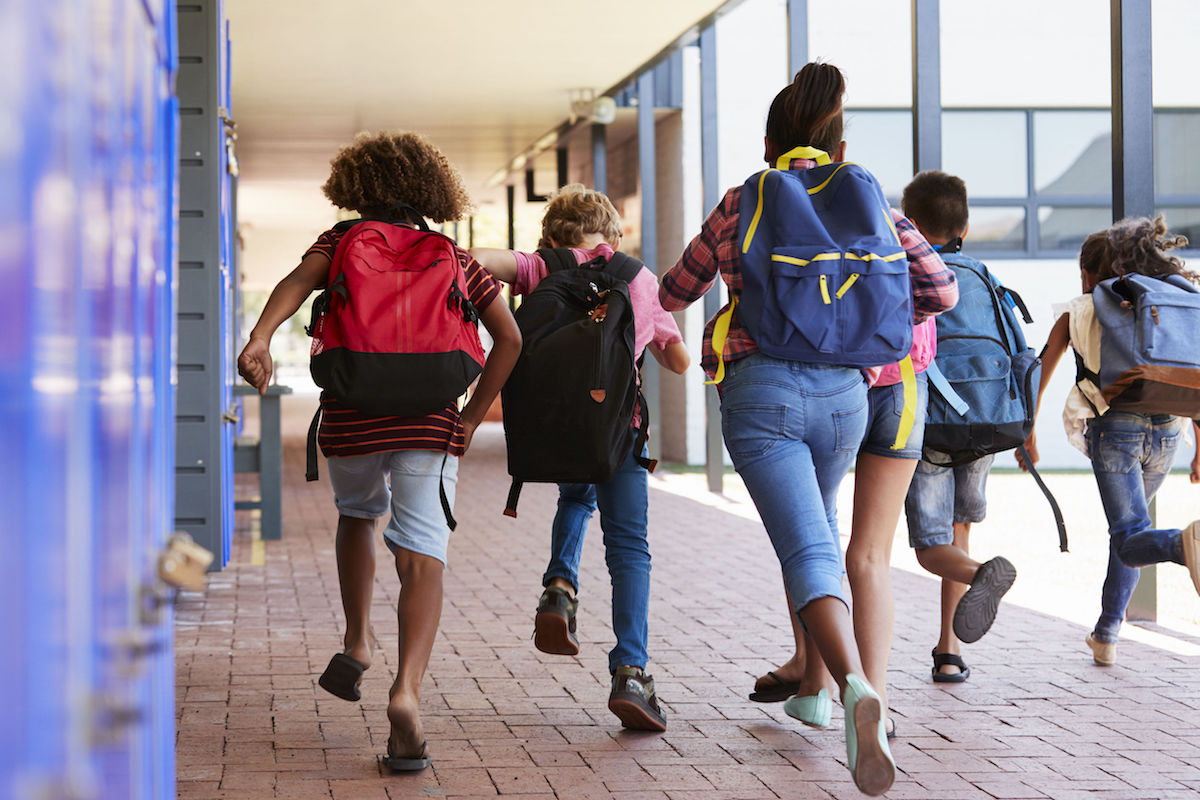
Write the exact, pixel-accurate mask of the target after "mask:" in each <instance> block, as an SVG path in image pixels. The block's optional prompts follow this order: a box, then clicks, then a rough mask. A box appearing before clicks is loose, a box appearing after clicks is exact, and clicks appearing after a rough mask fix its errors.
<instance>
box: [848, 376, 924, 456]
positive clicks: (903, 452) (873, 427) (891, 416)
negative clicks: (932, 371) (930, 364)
mask: <svg viewBox="0 0 1200 800" xmlns="http://www.w3.org/2000/svg"><path fill="white" fill-rule="evenodd" d="M867 401H868V402H869V403H870V408H869V409H868V415H869V416H868V417H867V435H866V436H864V437H863V441H862V445H860V446H859V448H858V449H859V451H860V452H863V453H871V454H872V455H876V456H884V457H885V458H907V459H910V460H913V461H916V460H917V459H918V458H920V457H921V444H922V442H924V441H925V406H926V404H927V403H928V402H929V376H927V375H926V374H925V373H924V372H923V371H922V372H918V373H917V407H916V408H915V409H914V411H915V413H916V417H915V418H914V420H913V426H912V432H911V433H909V435H908V439H907V440H906V441H905V442H904V446H903V447H902V448H900V449H899V450H893V449H892V445H894V444H895V443H896V434H897V433H898V432H899V431H900V415H901V414H902V413H903V411H904V384H903V383H893V384H891V385H889V386H872V387H871V388H870V389H869V390H867Z"/></svg>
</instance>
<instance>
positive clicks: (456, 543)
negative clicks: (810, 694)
mask: <svg viewBox="0 0 1200 800" xmlns="http://www.w3.org/2000/svg"><path fill="white" fill-rule="evenodd" d="M302 402H303V401H300V403H301V404H302ZM302 411H303V409H302V408H301V411H300V412H296V413H289V416H288V417H287V421H286V422H285V426H286V427H287V431H285V435H286V436H287V441H286V452H285V460H286V461H287V465H286V467H285V486H284V492H285V500H284V505H285V512H284V514H285V519H284V539H283V541H281V542H268V543H267V544H266V548H265V563H262V564H254V563H251V562H252V561H254V560H256V559H255V558H254V552H255V548H254V547H252V546H251V537H252V533H251V532H250V531H249V524H248V522H247V520H248V519H249V518H248V517H246V519H243V524H242V529H240V530H239V532H238V536H237V541H236V543H235V546H234V554H233V560H232V563H231V564H230V565H229V567H228V568H227V569H226V570H225V571H223V572H221V573H218V574H214V575H213V576H212V578H211V580H210V585H209V589H208V591H207V592H206V593H205V594H204V595H199V594H185V595H183V596H182V597H181V598H180V601H179V603H178V609H177V613H178V617H177V619H178V622H177V645H176V653H177V675H178V677H177V692H178V711H179V722H178V779H179V796H180V797H181V798H218V797H227V798H270V797H278V798H290V799H291V800H308V798H336V799H339V800H340V798H354V799H355V800H373V799H374V798H380V799H381V800H382V799H383V798H393V799H395V798H402V797H403V798H409V797H413V798H417V797H420V798H426V797H452V798H462V797H493V796H500V795H502V796H504V797H506V798H546V799H547V800H549V799H550V798H560V799H561V800H568V799H569V798H579V799H580V800H584V799H587V800H591V798H609V797H613V798H631V799H632V798H637V799H638V800H642V799H643V798H644V799H645V800H668V799H669V800H685V798H697V800H699V799H700V798H703V800H721V798H775V797H786V798H809V797H813V798H827V797H839V798H840V797H859V796H861V795H859V794H858V793H857V791H856V790H855V788H854V786H853V783H852V782H851V781H850V777H849V773H848V772H847V771H846V770H845V768H844V766H843V765H842V762H844V760H845V750H844V745H843V741H842V732H841V713H840V710H839V711H836V712H835V714H834V727H833V729H831V730H827V731H815V730H812V729H808V728H804V727H802V726H800V725H799V724H798V723H796V722H795V721H793V720H791V719H790V718H789V717H787V716H786V715H785V714H784V713H783V710H782V706H781V705H780V704H774V705H760V704H756V703H751V702H749V701H747V700H746V698H745V695H746V693H747V691H749V689H750V687H751V685H752V683H753V679H754V677H755V676H756V675H758V674H760V673H761V672H763V671H764V670H765V669H768V668H770V667H771V666H774V665H775V664H777V663H779V662H780V661H781V660H782V659H783V658H784V657H785V656H786V652H787V649H788V648H787V642H788V641H789V637H790V633H789V630H788V624H787V619H786V617H785V615H784V611H783V608H782V605H783V604H782V597H781V595H782V591H781V583H780V579H779V573H778V565H777V562H776V561H775V559H774V557H773V555H772V553H771V552H770V549H769V545H768V543H767V540H766V536H765V534H764V533H763V532H762V530H761V526H759V525H758V524H756V523H754V522H752V521H750V520H748V519H746V518H745V516H744V515H739V514H733V513H729V512H727V511H725V510H722V509H721V507H720V505H721V504H720V503H718V504H717V505H716V506H713V505H711V504H706V503H703V502H700V501H699V500H698V499H692V498H689V497H687V496H685V495H683V494H680V493H678V492H667V491H663V490H662V489H661V488H656V486H655V480H656V479H652V484H651V489H652V491H651V501H650V522H651V549H652V553H653V558H654V588H653V598H652V603H651V621H650V633H651V641H650V652H651V659H652V662H651V672H652V673H653V674H654V676H655V680H656V683H657V684H658V689H659V693H660V695H661V697H662V699H663V701H664V702H665V704H666V706H667V709H668V715H669V716H668V723H669V729H668V731H667V733H665V734H663V735H654V734H644V733H629V732H623V731H622V730H621V728H620V726H619V723H617V721H616V718H615V717H613V716H611V715H610V714H609V713H608V711H607V709H606V708H605V702H606V699H607V694H608V676H607V670H606V663H607V662H606V653H607V650H608V648H609V647H610V646H611V642H610V638H609V637H610V634H609V633H608V627H609V625H608V619H609V604H608V586H607V573H606V571H605V567H604V559H603V549H602V546H601V543H600V536H599V535H598V533H599V531H598V526H595V525H594V526H593V535H592V536H591V537H590V538H589V540H588V542H587V545H586V548H585V551H584V565H583V570H582V574H581V583H583V587H582V591H581V594H580V599H581V611H580V638H581V640H582V642H583V648H584V649H583V652H582V653H581V655H580V656H579V657H578V658H567V657H561V656H547V655H544V654H541V653H538V652H537V651H536V650H534V649H533V645H532V643H531V641H530V635H531V632H532V616H533V614H532V612H533V609H534V606H535V605H536V601H537V595H538V593H539V578H540V575H541V571H542V569H543V566H544V562H545V558H546V552H545V551H546V547H547V543H548V533H547V532H548V530H549V522H550V517H551V515H552V512H553V502H552V499H553V496H554V495H553V489H552V488H551V487H545V486H536V485H535V486H529V487H527V488H526V491H525V494H524V495H523V497H522V502H521V517H520V519H519V520H512V519H508V518H506V517H503V516H501V514H500V510H501V508H502V507H503V503H504V497H505V492H506V490H507V476H506V475H505V472H504V462H503V452H504V449H503V436H502V433H501V431H500V429H499V427H498V426H487V427H485V428H483V429H481V430H480V432H479V434H478V435H477V437H476V440H475V445H474V447H473V449H472V452H471V454H470V456H469V457H468V458H467V459H466V460H465V461H464V462H463V464H462V469H461V480H460V485H459V496H458V503H457V507H456V515H457V517H458V519H459V521H460V527H459V529H458V531H457V532H456V533H455V534H454V535H453V537H452V542H451V548H450V567H449V570H448V572H447V575H446V601H445V610H444V613H443V617H442V624H441V632H440V634H439V637H438V640H437V643H436V645H435V647H434V652H433V657H432V660H431V663H430V667H429V672H428V674H427V676H426V681H425V684H424V688H423V692H424V696H423V699H422V712H423V715H424V719H425V727H426V732H427V734H428V736H429V747H430V753H431V756H432V758H433V761H434V766H433V768H432V769H430V770H427V771H426V772H425V773H423V774H420V775H415V776H394V775H391V774H388V773H387V771H386V770H383V769H382V768H381V767H380V765H379V764H378V761H377V754H379V753H381V752H382V751H383V749H384V747H385V744H386V738H387V733H388V725H387V719H386V717H385V715H384V709H385V706H386V699H387V688H388V685H389V683H390V680H391V675H392V674H393V670H394V668H395V660H396V652H395V648H396V628H395V617H394V614H395V610H394V609H395V605H394V604H395V600H396V595H397V591H398V588H399V584H398V581H397V579H396V576H395V573H394V571H393V570H392V569H391V566H390V562H389V561H388V560H387V559H386V558H385V557H381V558H380V563H379V570H378V577H377V579H376V594H375V608H374V613H373V619H374V626H375V632H376V634H377V636H378V640H379V649H378V650H377V653H376V662H375V666H374V667H373V668H372V669H371V670H370V671H369V672H368V677H367V678H366V679H365V680H364V682H363V694H364V699H363V701H362V702H361V703H357V704H352V703H347V702H344V701H342V700H338V699H336V698H334V697H333V696H331V695H329V694H327V693H325V692H324V691H322V690H320V689H319V688H317V687H316V683H315V681H316V677H317V676H318V675H319V674H320V672H321V670H322V669H324V667H325V664H326V663H327V662H328V660H329V656H330V655H331V654H332V653H333V652H335V651H336V650H337V649H338V648H339V645H340V635H341V633H340V624H341V622H340V620H341V606H340V600H339V595H338V587H337V574H336V570H335V566H334V556H333V539H332V530H333V527H334V523H335V520H336V514H335V512H334V509H333V505H332V502H331V495H330V491H329V487H328V484H327V483H325V482H321V483H317V484H305V482H304V480H303V476H302V472H303V469H302V467H301V463H302V459H303V441H302V431H303V425H304V419H303V413H302ZM380 553H381V554H382V555H386V551H384V550H383V549H382V547H380ZM893 572H894V582H895V589H896V598H897V599H896V619H897V630H896V642H895V648H894V653H893V657H892V668H891V672H890V674H889V678H890V684H891V699H890V704H891V706H892V708H893V709H894V715H895V718H896V721H897V724H898V729H899V730H898V732H899V737H898V739H897V740H896V741H895V743H894V753H895V756H896V761H897V763H898V765H899V767H900V775H899V777H898V779H897V782H896V785H895V787H894V788H893V790H892V791H891V792H890V793H889V794H888V796H889V797H893V798H901V797H908V798H992V797H994V798H1046V797H1049V798H1055V799H1056V800H1065V799H1066V798H1076V797H1089V798H1092V797H1095V798H1113V800H1117V799H1118V798H1120V799H1122V800H1124V799H1126V798H1165V797H1196V796H1197V793H1200V657H1197V656H1195V655H1178V654H1175V653H1173V652H1170V651H1168V650H1163V649H1157V648H1154V647H1151V646H1148V645H1146V644H1139V643H1137V642H1131V641H1123V642H1122V645H1121V650H1120V663H1119V664H1118V666H1116V667H1112V668H1107V669H1105V668H1099V667H1096V666H1094V665H1092V663H1091V660H1090V658H1089V657H1087V654H1086V653H1085V652H1083V651H1082V649H1081V643H1082V639H1083V637H1084V635H1085V633H1086V632H1087V631H1086V628H1083V627H1080V626H1079V625H1076V624H1072V623H1070V622H1066V621H1063V620H1061V619H1058V618H1056V617H1053V616H1048V615H1045V614H1039V613H1036V612H1033V611H1027V610H1025V609H1022V608H1019V607H1016V606H1012V605H1011V604H1009V605H1006V607H1005V608H1004V609H1003V610H1002V612H1001V616H1000V618H999V620H998V622H997V624H996V627H995V628H993V630H992V632H991V633H989V634H988V635H987V636H986V637H985V638H984V639H983V640H982V641H981V642H979V643H978V644H975V645H972V646H971V647H970V649H969V653H968V654H967V657H968V660H969V662H970V663H971V665H972V667H973V668H974V672H973V673H972V676H971V679H970V681H969V682H967V683H965V684H961V685H953V684H933V683H931V682H930V680H929V647H930V645H931V641H932V640H931V638H930V633H931V631H933V630H935V625H936V622H935V621H934V620H935V619H936V613H937V590H936V585H935V584H934V582H933V581H932V580H931V579H930V578H927V577H920V576H917V575H913V574H910V573H907V572H902V571H899V570H894V571H893ZM1192 644H1193V645H1194V644H1196V642H1195V641H1193V642H1192ZM1186 650H1187V649H1186V648H1185V652H1186ZM1191 652H1195V650H1194V648H1192V650H1191Z"/></svg>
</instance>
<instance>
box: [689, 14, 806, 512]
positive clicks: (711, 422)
mask: <svg viewBox="0 0 1200 800" xmlns="http://www.w3.org/2000/svg"><path fill="white" fill-rule="evenodd" d="M803 5H805V3H804V2H803V0H791V2H789V4H788V10H789V16H788V25H789V27H793V25H794V22H795V20H796V15H794V14H793V13H791V12H792V9H793V6H803ZM805 19H807V17H805ZM793 29H794V28H793ZM792 40H793V41H795V37H794V36H793V37H792ZM791 52H792V54H793V55H794V54H795V52H796V50H795V48H794V47H793V49H792V51H791ZM792 74H793V75H795V72H793V73H792ZM717 142H718V139H717V29H716V26H715V25H709V26H708V27H707V28H705V29H704V30H703V31H701V32H700V183H701V186H702V191H703V198H704V213H705V214H706V215H707V214H708V213H710V212H711V211H712V210H713V209H714V208H716V207H717V203H719V202H721V185H720V183H718V181H719V176H718V174H717V170H718V166H719V159H718V157H717ZM720 310H721V279H720V277H718V278H717V281H716V283H714V284H713V285H712V288H710V289H709V290H708V292H707V293H705V295H704V318H705V319H712V318H713V317H714V316H716V313H717V312H718V311H720ZM704 418H705V423H704V474H705V476H706V477H707V478H708V490H709V491H710V492H721V491H722V490H723V489H724V483H725V445H724V440H723V439H722V437H721V399H720V397H719V396H718V395H717V387H715V386H706V387H704Z"/></svg>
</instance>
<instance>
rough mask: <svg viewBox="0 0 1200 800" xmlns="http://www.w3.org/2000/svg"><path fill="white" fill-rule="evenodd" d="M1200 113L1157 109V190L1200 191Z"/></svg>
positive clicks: (1172, 192)
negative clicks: (1199, 148) (1198, 148)
mask: <svg viewBox="0 0 1200 800" xmlns="http://www.w3.org/2000/svg"><path fill="white" fill-rule="evenodd" d="M1197 142H1200V113H1197V112H1194V111H1156V112H1155V113H1154V193H1155V194H1156V195H1170V194H1193V195H1200V152H1198V151H1197V148H1196V144H1197Z"/></svg>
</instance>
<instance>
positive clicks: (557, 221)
mask: <svg viewBox="0 0 1200 800" xmlns="http://www.w3.org/2000/svg"><path fill="white" fill-rule="evenodd" d="M593 233H598V234H600V235H601V236H603V237H604V241H606V242H608V243H609V244H611V245H612V246H613V247H614V248H615V247H616V246H617V245H618V244H619V243H620V240H621V216H620V215H619V214H618V213H617V209H616V207H615V206H613V204H612V201H611V200H609V199H608V196H607V195H605V194H604V192H598V191H596V190H595V189H588V188H587V187H585V186H584V185H583V184H582V183H571V184H567V185H566V186H564V187H562V188H561V189H559V190H558V191H556V192H555V193H554V194H552V195H550V199H549V201H547V203H546V211H545V213H544V214H543V215H542V240H541V241H540V242H538V247H549V246H550V243H551V241H553V242H554V243H555V244H557V245H558V246H559V247H578V246H579V245H580V244H582V243H583V240H584V239H585V238H586V237H587V236H588V235H589V234H593Z"/></svg>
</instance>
